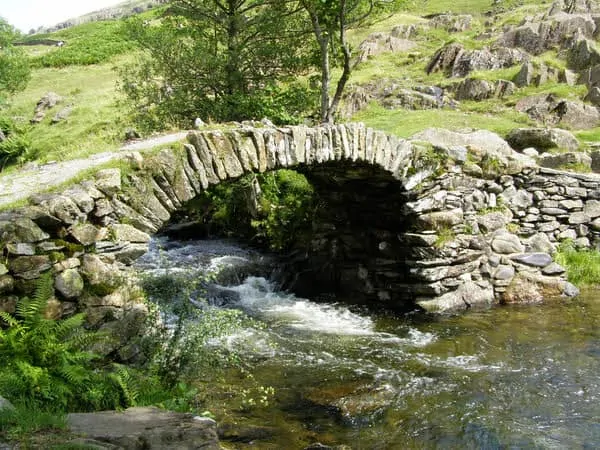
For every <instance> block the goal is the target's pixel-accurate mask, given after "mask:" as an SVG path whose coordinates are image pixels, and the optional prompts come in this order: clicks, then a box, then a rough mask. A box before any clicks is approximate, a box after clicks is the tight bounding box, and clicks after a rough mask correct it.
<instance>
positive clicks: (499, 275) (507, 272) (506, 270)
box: [492, 265, 515, 280]
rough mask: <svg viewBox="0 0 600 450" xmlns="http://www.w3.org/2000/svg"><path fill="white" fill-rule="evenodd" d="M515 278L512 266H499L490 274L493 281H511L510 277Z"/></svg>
mask: <svg viewBox="0 0 600 450" xmlns="http://www.w3.org/2000/svg"><path fill="white" fill-rule="evenodd" d="M514 276H515V269H514V267H513V266H509V265H500V266H498V268H497V269H496V270H494V273H493V274H492V278H494V279H495V280H511V279H512V277H514Z"/></svg>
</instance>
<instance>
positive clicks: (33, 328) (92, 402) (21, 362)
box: [0, 274, 131, 410]
mask: <svg viewBox="0 0 600 450" xmlns="http://www.w3.org/2000/svg"><path fill="white" fill-rule="evenodd" d="M53 292H54V289H53V279H52V277H51V275H49V274H46V275H45V276H43V277H42V278H41V279H40V281H39V283H38V285H37V289H36V292H35V295H34V297H33V298H23V299H21V300H19V302H18V304H17V311H16V315H14V316H13V315H11V314H8V313H6V312H0V319H1V320H2V321H3V322H4V323H5V324H6V326H7V327H6V328H0V355H1V357H2V361H3V364H2V367H0V395H3V396H5V397H6V398H8V399H9V400H11V401H13V402H15V403H19V404H29V405H32V406H36V407H39V408H40V409H42V410H44V409H48V408H52V409H55V410H60V409H63V410H64V409H70V410H90V409H110V408H117V407H120V406H126V405H128V404H129V403H130V400H131V398H128V396H127V393H126V391H125V390H124V389H123V386H122V381H123V380H122V373H119V370H117V371H114V372H113V371H110V370H109V371H103V370H99V367H97V366H95V365H94V361H95V360H98V357H97V355H95V354H94V353H93V352H91V351H90V350H88V349H89V348H90V346H91V345H92V344H93V343H94V342H95V341H97V340H98V339H99V338H100V337H101V335H100V334H98V333H94V332H88V331H85V329H84V327H83V322H84V317H83V315H82V314H77V315H74V316H72V317H69V318H67V319H63V320H53V319H49V318H46V317H45V311H46V307H47V305H48V300H49V299H50V298H51V296H52V295H53Z"/></svg>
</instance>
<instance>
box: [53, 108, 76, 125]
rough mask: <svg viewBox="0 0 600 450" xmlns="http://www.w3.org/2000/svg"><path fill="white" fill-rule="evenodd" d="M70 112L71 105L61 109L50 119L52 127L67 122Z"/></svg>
mask: <svg viewBox="0 0 600 450" xmlns="http://www.w3.org/2000/svg"><path fill="white" fill-rule="evenodd" d="M72 112H73V105H69V106H67V107H65V108H63V109H61V110H60V111H59V112H57V113H56V114H55V115H54V117H53V118H52V121H51V123H52V125H54V124H57V123H59V122H63V121H65V120H67V119H68V118H69V116H70V115H71V113H72Z"/></svg>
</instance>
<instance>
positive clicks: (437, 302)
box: [417, 281, 494, 314]
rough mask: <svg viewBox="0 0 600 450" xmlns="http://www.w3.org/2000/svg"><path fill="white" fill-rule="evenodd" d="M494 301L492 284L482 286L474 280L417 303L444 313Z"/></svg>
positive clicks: (428, 310)
mask: <svg viewBox="0 0 600 450" xmlns="http://www.w3.org/2000/svg"><path fill="white" fill-rule="evenodd" d="M493 302H494V291H493V289H492V287H491V286H489V287H487V288H482V287H480V286H479V285H477V284H476V283H474V282H472V281H467V282H465V283H462V284H461V285H460V286H459V287H458V288H457V289H456V290H455V291H453V292H449V293H447V294H444V295H441V296H439V297H437V298H435V299H432V300H421V301H418V302H417V304H418V305H419V306H420V307H421V308H423V309H424V310H425V311H427V312H431V313H437V314H444V313H452V312H456V311H460V310H465V309H467V308H471V307H487V306H490V305H492V304H493Z"/></svg>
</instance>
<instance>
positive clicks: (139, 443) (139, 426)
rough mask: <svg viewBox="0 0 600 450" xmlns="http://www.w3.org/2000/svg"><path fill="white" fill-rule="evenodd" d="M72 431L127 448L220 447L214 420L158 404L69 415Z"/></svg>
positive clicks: (128, 449) (163, 449)
mask: <svg viewBox="0 0 600 450" xmlns="http://www.w3.org/2000/svg"><path fill="white" fill-rule="evenodd" d="M67 424H68V428H69V431H70V432H72V433H75V434H78V435H81V436H84V437H88V438H91V439H94V440H98V441H101V442H108V443H110V444H113V445H116V446H118V447H119V448H123V449H125V450H138V449H140V448H144V449H147V450H154V449H157V450H158V449H160V450H171V449H172V450H176V449H200V448H202V449H206V450H210V449H214V450H219V449H220V446H219V441H218V437H217V426H216V423H215V421H214V420H212V419H207V418H203V417H197V416H194V415H192V414H184V413H175V412H171V411H164V410H161V409H158V408H155V407H143V408H140V407H137V408H128V409H126V410H125V411H120V412H117V411H103V412H96V413H76V414H69V415H67Z"/></svg>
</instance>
